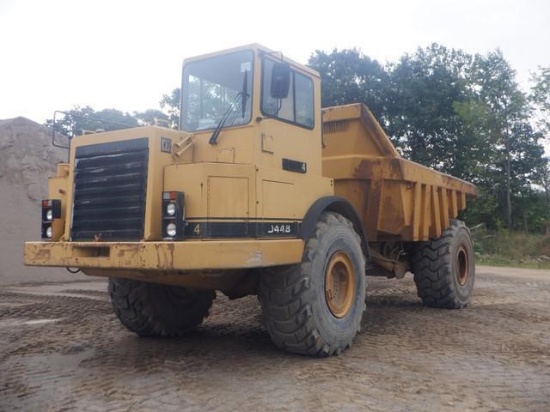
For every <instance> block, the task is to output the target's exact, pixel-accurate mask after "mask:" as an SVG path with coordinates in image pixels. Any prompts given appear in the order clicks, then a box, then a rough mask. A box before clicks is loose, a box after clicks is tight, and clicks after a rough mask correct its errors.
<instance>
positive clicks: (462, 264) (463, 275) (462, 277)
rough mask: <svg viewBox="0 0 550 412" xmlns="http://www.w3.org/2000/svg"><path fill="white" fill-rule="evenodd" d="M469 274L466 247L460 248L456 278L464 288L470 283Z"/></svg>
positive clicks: (457, 257)
mask: <svg viewBox="0 0 550 412" xmlns="http://www.w3.org/2000/svg"><path fill="white" fill-rule="evenodd" d="M468 274H469V264H468V254H467V253H466V249H465V248H464V247H460V248H459V249H458V253H457V255H456V278H457V280H458V283H459V284H460V285H461V286H464V285H465V284H466V282H468Z"/></svg>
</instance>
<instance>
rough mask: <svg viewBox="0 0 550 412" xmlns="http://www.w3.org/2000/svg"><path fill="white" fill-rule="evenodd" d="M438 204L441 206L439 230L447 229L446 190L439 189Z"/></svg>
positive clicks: (447, 200)
mask: <svg viewBox="0 0 550 412" xmlns="http://www.w3.org/2000/svg"><path fill="white" fill-rule="evenodd" d="M439 204H440V206H441V209H440V212H439V213H440V215H441V228H442V229H446V228H448V227H449V197H448V194H447V189H444V188H439ZM453 217H454V216H453Z"/></svg>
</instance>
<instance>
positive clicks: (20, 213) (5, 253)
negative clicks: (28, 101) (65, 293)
mask: <svg viewBox="0 0 550 412" xmlns="http://www.w3.org/2000/svg"><path fill="white" fill-rule="evenodd" d="M66 159H67V151H66V150H65V149H59V148H56V147H53V146H52V144H51V137H50V135H49V132H48V130H47V129H46V128H45V127H44V126H41V125H40V124H38V123H36V122H33V121H32V120H29V119H26V118H24V117H17V118H15V119H8V120H0V284H13V283H20V282H33V281H40V282H44V281H53V280H69V279H74V278H75V276H74V275H71V274H69V273H68V272H67V271H65V270H64V269H46V268H31V267H26V266H24V265H23V242H25V241H27V240H40V200H41V199H43V198H46V197H47V193H48V191H47V180H48V177H49V176H53V175H54V174H55V170H56V165H57V163H59V162H62V161H66Z"/></svg>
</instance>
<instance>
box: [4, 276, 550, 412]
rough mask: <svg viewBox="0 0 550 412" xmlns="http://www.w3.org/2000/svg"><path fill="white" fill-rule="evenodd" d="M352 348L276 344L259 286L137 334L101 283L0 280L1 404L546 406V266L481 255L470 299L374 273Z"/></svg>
mask: <svg viewBox="0 0 550 412" xmlns="http://www.w3.org/2000/svg"><path fill="white" fill-rule="evenodd" d="M369 279H370V282H369V289H368V292H367V314H366V315H365V317H364V319H363V329H364V331H363V332H362V333H361V334H360V335H359V336H358V337H357V339H356V341H355V344H354V346H353V348H351V350H349V351H347V352H345V353H344V354H343V355H342V356H339V357H334V358H329V359H309V358H304V357H301V356H295V355H290V354H287V353H283V352H280V351H279V350H277V349H276V348H275V347H274V346H273V345H272V344H271V343H270V340H269V336H268V334H267V331H266V330H265V328H264V327H263V326H262V324H261V318H260V310H259V304H258V303H257V300H256V298H255V297H248V298H245V299H241V300H238V301H228V300H227V299H226V298H225V297H222V296H219V297H218V299H217V300H216V301H215V303H214V307H213V309H212V313H211V316H210V317H209V318H208V320H207V321H206V323H205V324H204V325H203V326H202V327H201V328H200V330H199V331H197V332H196V333H194V334H193V335H192V336H189V337H186V338H183V339H177V340H162V339H161V340H158V339H157V340H153V339H140V338H137V337H136V336H134V335H133V334H131V333H129V332H127V331H126V330H125V329H123V327H122V326H121V325H120V324H119V322H118V320H116V319H115V316H114V315H113V313H112V310H111V307H110V303H109V301H108V298H107V294H106V291H105V289H106V283H105V282H97V281H92V282H78V283H69V284H67V283H65V284H49V285H38V286H37V285H33V286H20V287H3V288H0V411H15V410H24V411H35V410H40V411H69V410H75V411H126V410H131V411H142V410H155V411H163V412H164V411H170V410H189V411H203V410H209V411H213V410H220V411H222V410H231V411H235V410H242V411H248V410H288V411H294V410H299V411H305V410H316V411H321V410H330V411H335V410H337V411H356V410H362V411H363V410H372V411H409V410H411V411H432V410H433V411H541V412H542V411H549V410H550V304H549V302H550V272H545V271H529V270H521V269H500V268H487V267H485V268H478V278H477V284H476V291H475V296H474V298H473V302H472V305H471V306H470V307H469V308H467V309H465V310H462V311H447V310H436V309H428V308H424V307H423V306H421V304H420V301H419V299H418V298H417V297H416V292H415V288H414V284H413V282H412V279H411V278H406V279H405V280H403V281H392V280H382V279H380V280H379V279H372V278H369Z"/></svg>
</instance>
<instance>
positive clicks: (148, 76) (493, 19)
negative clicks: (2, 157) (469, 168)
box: [0, 0, 550, 122]
mask: <svg viewBox="0 0 550 412" xmlns="http://www.w3.org/2000/svg"><path fill="white" fill-rule="evenodd" d="M432 42H437V43H440V44H443V45H445V46H447V47H453V48H460V49H463V50H465V51H466V52H469V53H484V54H485V53H487V52H490V51H492V50H495V49H496V48H500V49H501V50H502V51H503V53H504V56H505V58H506V59H507V60H508V61H509V62H510V63H511V65H512V67H513V68H514V69H516V70H517V72H518V81H520V84H522V85H524V87H527V85H528V83H527V80H528V79H529V73H530V72H531V71H534V70H536V69H537V67H539V66H544V67H548V66H550V45H549V44H550V0H461V1H457V0H416V1H412V0H382V1H365V0H363V1H346V0H340V1H337V2H320V1H315V2H314V1H299V0H293V1H287V0H276V1H261V0H256V1H245V0H226V1H208V0H201V1H194V0H187V1H183V0H181V1H168V0H154V1H147V2H145V1H139V0H133V1H130V0H107V1H106V0H93V1H89V0H47V1H46V0H0V119H7V118H11V117H16V116H25V117H28V118H31V119H33V120H35V121H38V122H43V121H44V120H45V119H46V118H51V116H52V114H53V111H54V110H64V109H70V108H72V107H73V106H75V105H81V106H85V105H90V106H92V107H93V108H94V109H96V110H101V109H104V108H116V109H119V110H123V111H128V112H133V111H141V110H145V109H147V108H157V107H158V102H159V100H160V99H161V97H162V95H163V94H165V93H169V92H170V91H171V90H172V89H173V88H175V87H178V86H179V81H180V71H181V63H182V61H183V59H184V58H185V57H191V56H194V55H197V54H202V53H208V52H212V51H217V50H221V49H225V48H229V47H234V46H240V45H243V44H248V43H260V44H263V45H265V46H267V47H269V48H271V49H275V50H279V51H282V52H283V53H284V54H285V55H287V56H288V57H290V58H293V59H294V60H297V61H299V62H301V63H306V62H307V60H308V58H309V56H310V55H311V54H312V53H313V52H314V51H315V50H316V49H320V50H325V51H330V50H332V49H333V48H335V47H337V48H353V47H356V48H358V49H360V50H361V51H362V52H363V53H364V54H365V55H367V56H369V57H371V58H375V59H377V60H379V61H380V62H381V63H384V62H386V61H395V60H397V59H398V58H399V57H400V56H401V55H403V54H404V53H413V52H414V51H415V49H416V48H417V47H419V46H422V47H423V46H426V45H428V44H430V43H432Z"/></svg>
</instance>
